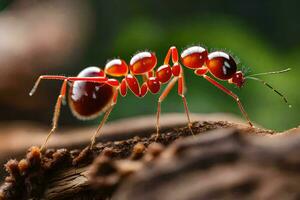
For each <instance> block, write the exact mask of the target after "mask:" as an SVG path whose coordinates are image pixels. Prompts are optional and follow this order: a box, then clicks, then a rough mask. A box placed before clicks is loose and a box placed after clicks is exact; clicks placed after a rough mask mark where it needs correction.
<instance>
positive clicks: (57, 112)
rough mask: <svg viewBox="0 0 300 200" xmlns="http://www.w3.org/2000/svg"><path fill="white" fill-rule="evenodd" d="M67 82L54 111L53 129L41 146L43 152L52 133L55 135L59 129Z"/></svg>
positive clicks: (62, 88) (63, 85) (65, 81)
mask: <svg viewBox="0 0 300 200" xmlns="http://www.w3.org/2000/svg"><path fill="white" fill-rule="evenodd" d="M67 82H68V81H67V79H65V80H64V82H63V84H62V86H61V90H60V95H59V96H58V98H57V101H56V104H55V110H54V114H53V119H52V129H51V130H50V132H49V133H48V135H47V137H46V140H45V142H44V144H43V145H42V146H41V151H42V150H43V149H44V148H45V146H46V145H47V142H48V140H49V138H50V136H51V135H52V133H54V131H55V129H56V128H57V122H58V118H59V114H60V108H61V104H62V101H63V99H64V98H65V95H66V90H67Z"/></svg>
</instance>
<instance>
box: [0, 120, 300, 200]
mask: <svg viewBox="0 0 300 200" xmlns="http://www.w3.org/2000/svg"><path fill="white" fill-rule="evenodd" d="M192 132H193V134H194V136H191V130H190V129H189V128H187V127H184V128H176V129H172V130H170V131H164V132H162V133H161V134H160V137H159V138H158V139H157V140H156V135H155V134H152V135H151V134H148V135H147V134H141V136H135V137H129V138H124V139H122V140H120V139H118V138H116V139H115V140H114V139H113V138H112V139H111V140H110V141H106V142H99V143H98V144H97V145H96V147H95V148H94V149H92V150H90V149H88V148H82V149H81V148H78V144H76V145H74V148H73V147H72V145H70V146H69V148H68V149H71V150H66V149H58V150H56V149H53V150H51V149H49V150H48V151H47V152H45V153H42V152H40V151H39V148H37V147H33V148H31V149H30V150H29V151H28V153H27V155H26V158H25V159H22V160H20V161H17V160H11V161H9V162H8V163H7V164H6V170H7V171H8V173H9V176H7V177H6V179H5V182H4V183H3V184H2V186H1V189H0V199H1V200H2V199H18V200H22V199H30V198H31V199H52V200H55V199H100V200H101V199H116V200H121V199H122V200H123V199H125V200H126V199H133V200H134V199H154V200H155V199H159V200H164V199H176V200H177V199H178V200H183V199H188V200H190V199H191V200H192V199H299V198H300V189H299V188H300V153H299V152H300V129H299V128H298V129H293V130H290V131H287V132H285V133H276V134H274V132H273V131H269V130H264V129H258V128H249V127H247V126H243V125H240V124H235V123H229V122H225V121H199V122H195V123H194V124H193V126H192Z"/></svg>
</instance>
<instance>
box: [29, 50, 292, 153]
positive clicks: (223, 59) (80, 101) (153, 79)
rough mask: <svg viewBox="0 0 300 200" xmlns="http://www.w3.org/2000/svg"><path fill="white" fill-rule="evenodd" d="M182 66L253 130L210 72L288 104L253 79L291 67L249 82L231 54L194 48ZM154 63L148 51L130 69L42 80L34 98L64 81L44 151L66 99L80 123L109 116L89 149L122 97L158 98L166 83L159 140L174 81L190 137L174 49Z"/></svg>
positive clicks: (112, 66)
mask: <svg viewBox="0 0 300 200" xmlns="http://www.w3.org/2000/svg"><path fill="white" fill-rule="evenodd" d="M170 59H171V60H172V65H170ZM181 62H182V64H183V65H184V66H185V67H187V68H189V69H192V70H194V73H195V74H196V75H197V76H201V77H203V78H204V79H206V80H207V81H208V82H210V83H212V84H213V85H214V86H216V87H217V88H219V89H220V90H222V91H223V92H225V93H226V94H228V95H229V96H231V97H232V98H233V99H234V100H235V101H236V102H237V104H238V106H239V109H240V110H241V112H242V114H243V116H244V118H245V119H246V120H247V122H248V124H249V125H250V127H253V124H252V122H251V121H250V119H249V117H248V115H247V113H246V111H245V109H244V108H243V105H242V103H241V101H240V99H239V97H238V96H237V95H236V94H234V93H233V92H232V91H230V90H229V89H227V88H225V87H224V86H223V85H221V84H220V83H218V82H217V81H216V80H214V79H213V78H212V77H210V76H208V73H210V74H211V75H212V76H213V77H215V78H216V79H219V80H222V81H228V82H229V83H231V84H234V85H236V86H237V87H239V88H241V87H242V86H243V85H244V84H245V80H246V79H247V78H248V79H253V80H258V81H260V82H261V83H263V84H264V85H266V86H267V87H269V88H271V89H272V90H273V91H275V92H276V93H277V94H279V95H280V96H281V97H282V98H283V100H284V101H285V102H286V103H287V100H286V98H285V97H284V96H283V95H282V94H281V93H279V92H278V91H277V90H275V89H273V87H271V86H270V85H269V84H268V83H266V82H265V81H263V80H261V79H258V78H256V77H254V76H258V75H265V74H274V73H282V72H286V71H289V70H290V68H288V69H286V70H282V71H275V72H267V73H260V74H254V75H252V76H247V77H245V76H244V74H243V72H241V71H237V64H236V62H235V60H234V59H233V58H232V57H231V56H230V55H229V54H227V53H225V52H222V51H215V52H212V53H208V51H207V50H206V49H204V48H203V47H201V46H193V47H189V48H187V49H185V50H184V51H183V52H182V53H181ZM156 64H157V58H156V55H155V54H154V53H152V52H148V51H144V52H139V53H137V54H135V55H134V56H133V57H132V58H131V60H130V63H129V65H127V63H126V62H125V61H124V60H122V59H113V60H111V61H109V62H108V63H107V64H106V65H105V68H104V71H103V70H102V69H100V68H98V67H87V68H85V69H83V70H82V71H81V72H80V73H79V74H78V76H77V77H66V76H55V75H42V76H40V77H39V78H38V80H37V81H36V83H35V85H34V87H33V89H32V90H31V92H30V96H31V95H33V94H34V92H35V91H36V89H37V87H38V85H39V83H40V81H41V80H42V79H50V80H62V81H63V84H62V87H61V90H60V95H59V96H58V98H57V102H56V105H55V110H54V116H53V123H52V129H51V131H50V132H49V134H48V136H47V138H46V140H45V142H44V144H43V145H42V146H41V149H44V147H45V146H46V144H47V142H48V140H49V138H50V136H51V134H52V133H53V132H54V131H55V129H56V128H57V122H58V118H59V114H60V108H61V104H62V101H63V100H64V99H65V98H66V95H67V96H68V102H69V107H70V109H71V111H72V113H73V114H74V115H75V116H76V117H77V118H78V119H82V120H85V119H92V118H95V117H97V116H98V115H99V114H101V113H102V112H105V114H104V117H103V119H102V121H101V122H100V124H99V126H98V128H97V130H96V132H95V133H94V135H93V136H92V138H91V144H90V148H92V147H93V145H94V143H95V140H96V136H97V135H98V134H99V132H100V130H101V128H102V127H103V125H104V123H105V122H106V120H107V118H108V116H109V115H110V113H111V111H112V109H113V107H114V106H115V104H116V103H117V98H118V94H119V93H120V94H121V96H123V97H124V96H126V94H127V90H128V88H129V89H130V90H131V92H132V93H133V94H134V95H135V96H137V97H140V98H141V97H144V96H145V95H146V94H147V92H148V91H150V92H151V93H152V94H156V93H158V92H159V91H160V87H161V85H162V84H166V83H168V84H167V86H166V88H165V89H164V91H163V92H162V93H161V95H160V97H159V99H158V105H157V114H156V133H157V137H158V136H159V118H160V113H161V103H162V102H163V101H164V99H165V98H166V97H167V96H168V94H169V92H170V91H171V90H172V88H173V87H174V85H175V84H176V82H178V95H179V96H180V97H181V98H182V101H183V105H184V109H185V113H186V116H187V121H188V127H189V128H190V130H191V132H192V129H191V119H190V114H189V110H188V106H187V101H186V98H185V96H184V88H185V86H184V73H183V69H182V67H181V65H180V63H179V56H178V50H177V48H176V47H174V46H172V47H171V48H170V49H169V50H168V53H167V55H166V57H165V59H164V63H163V65H162V66H160V67H159V68H158V69H157V70H155V69H154V68H155V66H156ZM107 75H108V76H110V77H123V79H122V81H121V83H120V82H119V81H118V80H117V79H115V78H108V77H107ZM136 75H141V76H142V77H143V83H142V84H141V86H140V84H139V81H138V80H137V78H136ZM68 82H70V83H71V86H70V90H69V92H68V94H66V91H67V85H68Z"/></svg>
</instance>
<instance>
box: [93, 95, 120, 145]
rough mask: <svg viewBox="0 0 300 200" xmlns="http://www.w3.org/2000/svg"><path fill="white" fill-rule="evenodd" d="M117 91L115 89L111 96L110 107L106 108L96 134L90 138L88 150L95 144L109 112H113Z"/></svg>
mask: <svg viewBox="0 0 300 200" xmlns="http://www.w3.org/2000/svg"><path fill="white" fill-rule="evenodd" d="M118 91H119V89H116V90H115V93H114V96H113V100H112V103H111V105H110V107H109V108H108V110H107V111H106V112H105V114H104V116H103V119H102V121H101V122H100V124H99V126H98V128H97V130H96V132H95V133H94V135H93V136H92V138H91V144H90V149H92V148H93V146H94V144H95V142H96V137H97V135H99V132H100V130H101V128H102V127H103V125H104V124H105V122H106V121H107V119H108V117H109V115H110V113H111V111H112V110H113V108H114V106H115V105H116V103H117V98H118Z"/></svg>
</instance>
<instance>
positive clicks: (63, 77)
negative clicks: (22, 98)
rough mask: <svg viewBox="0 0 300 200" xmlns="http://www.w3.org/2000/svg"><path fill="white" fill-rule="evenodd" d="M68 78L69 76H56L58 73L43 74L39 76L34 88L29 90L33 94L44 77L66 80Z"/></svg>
mask: <svg viewBox="0 0 300 200" xmlns="http://www.w3.org/2000/svg"><path fill="white" fill-rule="evenodd" d="M66 78H67V77H65V76H56V75H42V76H39V78H38V79H37V80H36V82H35V84H34V86H33V88H32V89H31V91H30V92H29V95H30V96H32V95H33V94H34V92H35V91H36V89H37V88H38V86H39V84H40V82H41V80H43V79H44V80H65V79H66Z"/></svg>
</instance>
